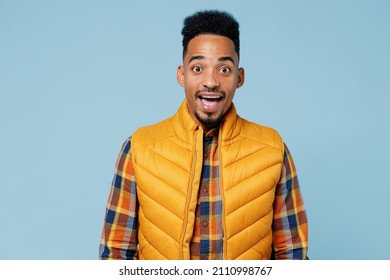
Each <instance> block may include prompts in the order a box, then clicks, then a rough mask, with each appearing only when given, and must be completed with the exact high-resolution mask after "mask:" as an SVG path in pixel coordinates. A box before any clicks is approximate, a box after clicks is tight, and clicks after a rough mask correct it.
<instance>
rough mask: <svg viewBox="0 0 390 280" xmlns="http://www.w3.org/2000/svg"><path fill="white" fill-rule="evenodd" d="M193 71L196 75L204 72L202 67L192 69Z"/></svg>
mask: <svg viewBox="0 0 390 280" xmlns="http://www.w3.org/2000/svg"><path fill="white" fill-rule="evenodd" d="M192 71H194V72H195V73H199V72H201V71H202V67H200V66H194V67H192Z"/></svg>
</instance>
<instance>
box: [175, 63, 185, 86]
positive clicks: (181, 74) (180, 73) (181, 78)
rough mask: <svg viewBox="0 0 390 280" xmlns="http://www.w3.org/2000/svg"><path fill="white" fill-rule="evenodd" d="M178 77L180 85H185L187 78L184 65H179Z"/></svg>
mask: <svg viewBox="0 0 390 280" xmlns="http://www.w3.org/2000/svg"><path fill="white" fill-rule="evenodd" d="M176 79H177V82H178V83H179V85H181V86H182V87H184V84H185V78H184V67H183V65H179V66H178V67H177V73H176Z"/></svg>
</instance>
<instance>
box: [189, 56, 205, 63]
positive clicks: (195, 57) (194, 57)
mask: <svg viewBox="0 0 390 280" xmlns="http://www.w3.org/2000/svg"><path fill="white" fill-rule="evenodd" d="M199 59H205V57H204V56H203V55H194V56H193V57H191V58H190V60H189V61H188V63H190V62H191V61H193V60H199Z"/></svg>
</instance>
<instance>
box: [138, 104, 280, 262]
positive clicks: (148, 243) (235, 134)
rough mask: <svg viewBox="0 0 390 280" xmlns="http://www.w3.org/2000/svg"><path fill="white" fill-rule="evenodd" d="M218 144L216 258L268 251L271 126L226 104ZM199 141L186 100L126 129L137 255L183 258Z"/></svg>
mask: <svg viewBox="0 0 390 280" xmlns="http://www.w3.org/2000/svg"><path fill="white" fill-rule="evenodd" d="M218 147H219V159H220V177H221V178H220V180H221V182H220V186H221V193H222V203H223V227H224V244H223V248H224V259H268V258H269V257H270V254H271V251H272V228H271V227H272V220H273V208H272V205H273V201H274V194H275V186H276V184H277V183H278V181H279V178H280V175H281V171H282V162H283V152H284V150H283V149H284V148H283V147H284V145H283V142H282V139H281V138H280V136H279V134H278V133H277V132H276V131H275V130H273V129H271V128H267V127H263V126H260V125H257V124H254V123H250V122H248V121H246V120H244V119H242V118H240V117H239V116H238V115H237V114H236V110H235V108H234V105H232V107H231V108H230V109H229V111H228V113H227V114H226V117H225V120H224V121H223V123H222V125H221V127H220V130H219V144H218ZM202 149H203V130H202V128H201V126H200V125H199V124H197V123H196V122H195V121H194V120H193V118H192V117H191V115H190V114H189V112H188V109H187V102H186V101H184V102H183V103H182V105H181V107H180V108H179V110H178V112H177V113H176V114H175V115H174V116H173V117H171V118H169V119H167V120H164V121H162V122H160V123H157V124H155V125H152V126H148V127H144V128H141V129H139V130H137V131H136V132H135V133H134V134H133V136H132V140H131V153H132V159H133V164H134V170H135V177H136V181H137V195H138V200H139V204H140V207H139V212H138V213H139V221H138V222H139V229H138V239H139V258H140V259H190V242H191V237H192V232H193V228H194V222H195V208H196V204H197V197H198V189H199V183H200V179H201V171H202V161H203V160H202V158H203V151H202Z"/></svg>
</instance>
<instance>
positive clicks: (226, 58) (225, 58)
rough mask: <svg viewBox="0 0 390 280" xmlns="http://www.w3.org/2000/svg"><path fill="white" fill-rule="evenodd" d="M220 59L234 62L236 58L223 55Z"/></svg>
mask: <svg viewBox="0 0 390 280" xmlns="http://www.w3.org/2000/svg"><path fill="white" fill-rule="evenodd" d="M218 61H231V62H232V63H233V64H234V60H233V58H232V57H231V56H222V57H220V58H218Z"/></svg>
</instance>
